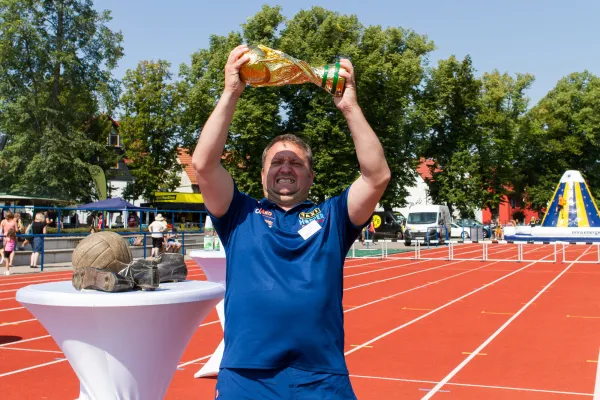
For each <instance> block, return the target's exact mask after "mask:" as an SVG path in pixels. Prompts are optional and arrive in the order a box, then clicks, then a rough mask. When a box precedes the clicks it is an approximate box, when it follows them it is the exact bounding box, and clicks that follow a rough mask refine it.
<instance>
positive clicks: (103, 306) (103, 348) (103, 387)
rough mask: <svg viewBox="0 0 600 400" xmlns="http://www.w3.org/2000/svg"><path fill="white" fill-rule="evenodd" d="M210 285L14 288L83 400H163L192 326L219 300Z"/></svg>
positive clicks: (216, 288) (68, 284)
mask: <svg viewBox="0 0 600 400" xmlns="http://www.w3.org/2000/svg"><path fill="white" fill-rule="evenodd" d="M224 293H225V288H224V286H223V285H221V284H218V283H215V282H205V281H185V282H177V283H164V284H161V285H160V287H159V288H158V289H157V290H155V291H152V292H150V291H148V292H142V291H133V292H123V293H105V292H99V291H95V290H83V291H78V290H76V289H75V288H74V287H73V285H72V284H71V282H70V281H65V282H52V283H43V284H39V285H31V286H27V287H24V288H22V289H19V291H18V292H17V296H16V299H17V301H19V302H20V303H22V304H23V305H24V306H25V307H26V308H27V309H28V310H29V311H30V312H31V313H32V314H33V315H34V316H35V317H36V318H37V319H38V320H39V321H40V323H41V324H42V325H43V326H44V327H45V328H46V330H47V331H48V332H49V333H50V335H52V337H53V338H54V340H55V341H56V343H57V344H58V345H59V346H60V348H61V350H62V351H63V353H64V354H65V356H66V357H67V359H68V361H69V363H70V364H71V367H72V368H73V370H74V371H75V373H76V374H77V377H78V378H79V381H80V387H81V394H80V399H81V400H83V399H85V400H104V399H129V400H154V399H156V400H159V399H163V398H164V396H165V394H166V391H167V388H168V386H169V383H170V382H171V379H172V378H173V374H174V373H175V370H176V369H177V363H178V362H179V360H180V359H181V356H182V354H183V351H184V350H185V347H186V346H187V344H188V342H189V340H190V339H191V337H192V335H193V334H194V332H195V331H196V329H197V328H198V325H199V324H200V323H201V322H202V320H204V319H205V318H206V316H207V315H208V313H209V312H210V311H211V310H212V308H213V307H214V306H215V305H216V304H217V303H218V302H219V301H220V300H221V299H223V295H224Z"/></svg>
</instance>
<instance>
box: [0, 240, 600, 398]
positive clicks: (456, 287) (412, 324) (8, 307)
mask: <svg viewBox="0 0 600 400" xmlns="http://www.w3.org/2000/svg"><path fill="white" fill-rule="evenodd" d="M477 246H478V245H467V244H465V245H463V246H460V247H459V246H456V247H455V253H454V256H455V258H471V259H477V258H481V257H480V256H481V252H480V249H478V247H477ZM426 251H427V256H429V257H432V258H437V257H439V258H443V257H444V256H445V255H447V250H446V249H445V248H439V249H435V248H434V249H429V250H426ZM424 252H425V250H423V253H422V255H424V254H425V253H424ZM565 252H566V259H567V260H568V262H566V263H561V262H559V263H543V262H537V261H530V262H518V263H517V262H513V261H486V262H482V261H479V260H471V261H460V260H455V261H446V260H429V261H427V260H408V259H399V258H394V257H400V256H391V257H390V258H388V259H385V260H377V259H352V260H348V261H347V263H346V268H345V281H344V287H345V289H344V312H345V328H346V348H345V350H346V359H347V362H348V367H349V369H350V373H351V379H352V384H353V386H354V389H355V391H356V394H357V396H358V398H359V399H361V400H363V399H378V400H379V399H390V400H391V399H421V398H424V399H428V398H441V399H518V400H520V399H542V400H543V399H579V398H581V399H585V398H587V399H592V400H597V399H596V398H595V397H594V391H595V390H597V391H600V384H599V383H598V382H597V380H598V379H600V378H599V377H598V376H597V375H598V373H597V371H598V352H599V346H600V335H599V334H598V333H599V332H600V290H598V288H599V287H600V265H599V264H594V263H581V261H594V260H597V258H598V254H597V247H595V246H569V247H568V248H567V249H566V250H565ZM523 253H524V258H525V259H533V260H545V261H548V260H552V259H553V257H554V256H553V254H552V253H553V248H551V247H549V246H545V247H544V246H535V245H528V246H524V248H523ZM489 256H490V258H494V259H516V258H517V252H516V251H515V248H514V247H511V246H506V245H498V246H492V245H490V247H489ZM559 260H562V254H561V257H559ZM573 261H575V262H573ZM188 266H189V270H190V279H204V275H203V274H202V272H201V270H200V269H199V268H198V267H197V266H195V265H193V263H192V262H190V263H189V264H188ZM67 279H70V273H69V272H45V273H37V274H27V275H20V276H15V275H12V276H10V277H2V278H1V279H0V393H1V394H2V398H3V399H5V400H13V399H49V400H52V399H61V400H63V399H74V398H76V397H77V395H78V393H79V384H78V381H77V378H76V376H75V374H74V373H73V371H72V370H71V368H70V366H69V364H68V362H67V361H66V360H65V358H64V355H63V354H62V352H61V351H60V349H59V348H58V346H57V345H56V344H55V343H54V341H53V340H52V338H51V337H49V336H48V334H47V332H46V331H45V329H44V328H43V327H42V326H41V325H40V324H39V323H38V322H37V321H36V320H35V319H34V318H33V316H32V315H31V314H30V313H29V312H28V311H27V310H26V309H24V308H22V306H21V305H20V304H19V303H18V302H17V301H16V300H15V299H14V297H15V293H16V290H18V289H19V288H21V287H24V286H27V285H30V284H35V283H42V282H48V281H60V280H67ZM221 338H222V331H221V328H220V325H219V323H218V320H217V315H216V312H213V313H211V314H210V315H209V316H208V318H207V319H206V320H205V321H204V322H203V324H202V325H200V327H199V328H198V330H197V332H196V334H195V335H194V337H193V338H192V340H191V342H190V343H189V345H188V347H187V349H186V351H185V353H184V355H183V357H182V359H181V362H180V365H179V368H178V370H177V371H176V372H175V375H174V378H173V380H172V382H171V385H170V387H169V391H168V393H167V397H166V398H167V399H173V400H175V399H187V398H190V399H191V398H200V399H209V398H213V393H214V386H215V382H216V381H215V380H214V379H194V378H193V374H194V373H195V372H196V371H197V370H198V369H199V368H200V367H201V366H202V363H203V362H205V361H206V360H207V359H208V357H209V356H210V354H211V352H212V351H213V350H214V349H215V348H216V347H217V345H218V343H219V342H220V340H221ZM597 386H598V387H599V388H598V389H595V388H596V387H597ZM597 396H600V393H598V394H597Z"/></svg>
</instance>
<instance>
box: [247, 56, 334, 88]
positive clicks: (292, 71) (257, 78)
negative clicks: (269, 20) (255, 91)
mask: <svg viewBox="0 0 600 400" xmlns="http://www.w3.org/2000/svg"><path fill="white" fill-rule="evenodd" d="M249 48H250V50H249V51H248V53H246V54H248V55H249V56H250V61H248V62H247V63H246V64H244V65H242V68H240V76H241V77H242V79H243V80H244V82H246V83H248V84H249V85H250V86H253V87H263V86H283V85H291V84H300V83H306V82H311V83H314V84H315V85H317V86H319V87H321V88H323V89H325V90H326V91H327V92H328V93H330V94H332V95H334V96H336V97H339V96H342V95H343V94H344V88H345V79H344V78H343V77H340V76H339V72H340V69H342V68H341V67H340V63H339V62H338V63H335V64H328V65H324V66H322V67H311V66H310V65H308V63H306V62H305V61H302V60H297V59H295V58H294V57H291V56H289V55H287V54H285V53H283V52H281V51H279V50H273V49H270V48H268V47H266V46H262V45H258V46H250V47H249Z"/></svg>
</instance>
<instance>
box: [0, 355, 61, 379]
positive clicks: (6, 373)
mask: <svg viewBox="0 0 600 400" xmlns="http://www.w3.org/2000/svg"><path fill="white" fill-rule="evenodd" d="M65 361H67V359H66V358H61V359H60V360H55V361H50V362H47V363H44V364H38V365H34V366H31V367H27V368H22V369H18V370H16V371H10V372H5V373H3V374H0V378H3V377H5V376H10V375H15V374H18V373H19V372H25V371H30V370H32V369H36V368H42V367H46V366H48V365H52V364H58V363H61V362H65Z"/></svg>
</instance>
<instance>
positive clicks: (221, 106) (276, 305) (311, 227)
mask: <svg viewBox="0 0 600 400" xmlns="http://www.w3.org/2000/svg"><path fill="white" fill-rule="evenodd" d="M247 51H248V47H247V46H245V45H242V46H238V47H236V48H235V49H234V50H233V51H231V53H230V54H229V58H228V60H227V64H226V66H225V87H224V91H223V93H222V95H221V96H220V98H219V102H218V104H217V106H216V108H215V109H214V111H213V112H212V114H211V116H210V117H209V119H208V120H207V122H206V123H205V125H204V127H203V129H202V133H201V135H200V138H199V140H198V144H197V146H196V149H195V151H194V154H193V157H192V165H193V167H194V169H195V172H196V177H197V180H198V184H199V186H200V189H201V191H202V196H203V198H204V204H205V206H206V209H207V211H208V212H209V214H210V215H211V218H212V220H213V224H214V227H215V229H216V231H217V233H218V234H219V237H220V238H221V240H222V243H223V246H224V248H225V251H226V255H227V257H226V280H227V282H226V293H225V313H226V314H227V319H226V321H225V350H224V354H223V359H222V362H221V366H220V368H221V369H220V371H219V375H218V380H217V388H216V390H217V393H218V396H219V397H218V398H219V399H220V398H223V399H267V398H268V399H274V398H278V399H291V398H308V396H310V398H315V399H324V398H327V399H330V400H333V399H335V400H342V399H344V400H346V399H348V400H350V399H356V396H355V395H354V392H353V390H352V386H351V384H350V379H349V377H348V369H347V367H346V361H345V358H344V329H343V320H344V317H343V315H344V314H343V309H342V294H343V285H342V284H343V266H344V261H345V257H346V254H347V252H348V250H349V249H350V247H351V246H352V244H353V242H354V240H355V239H356V238H357V237H358V235H359V234H360V231H361V229H362V228H363V227H364V226H365V225H366V224H367V222H368V221H369V219H370V217H371V215H372V214H373V211H374V210H375V206H376V205H377V203H378V201H379V199H380V198H381V196H382V194H383V192H384V191H385V188H386V186H387V184H388V182H389V180H390V170H389V167H388V165H387V162H386V159H385V156H384V152H383V148H382V146H381V143H380V142H379V139H378V138H377V135H376V134H375V132H373V130H372V129H371V127H370V126H369V123H368V122H367V120H366V119H365V117H364V115H363V113H362V110H361V108H360V107H359V105H358V102H357V96H356V85H355V81H354V68H353V66H352V64H351V63H350V61H349V60H346V59H341V60H340V65H341V66H342V67H343V69H342V70H340V72H339V76H341V77H343V78H344V79H345V91H344V94H343V96H342V97H335V98H334V99H333V101H334V103H335V105H336V106H337V108H338V109H339V110H340V111H341V112H342V114H343V116H344V117H345V118H346V121H347V123H348V127H349V130H350V133H351V134H352V140H353V141H354V146H355V149H356V155H357V157H358V164H359V165H360V174H357V175H358V176H359V177H358V179H356V181H354V183H352V185H350V186H349V187H348V188H347V189H346V190H344V192H343V193H341V194H340V195H338V196H334V197H331V198H329V199H327V200H326V201H324V202H322V203H320V204H315V203H313V202H311V201H309V200H308V195H309V190H310V188H311V186H312V183H313V180H314V177H315V174H314V171H313V156H312V150H311V149H310V147H309V146H308V144H307V143H305V142H304V141H303V140H301V139H300V138H299V137H297V136H295V135H291V134H285V135H280V136H277V137H275V138H274V139H273V140H272V141H271V143H270V144H269V145H268V146H267V147H266V148H265V149H264V151H263V154H262V172H261V181H262V186H263V194H264V198H263V199H262V200H256V199H253V198H251V197H249V196H247V195H246V194H243V193H242V192H240V191H239V190H238V188H237V186H236V184H235V182H234V181H233V179H232V177H231V175H230V174H229V172H228V171H227V170H226V169H225V168H223V166H222V165H221V155H222V154H223V151H224V147H225V143H226V141H227V136H228V132H229V126H230V124H231V121H232V118H233V114H234V111H235V108H236V105H237V102H238V99H239V97H240V95H241V94H242V91H243V90H244V87H245V84H244V82H243V81H242V80H241V78H240V75H239V70H240V67H241V66H242V65H243V64H244V63H246V62H247V61H248V60H249V57H248V56H247V55H246V54H245V53H246V52H247ZM349 173H352V174H354V172H351V171H349Z"/></svg>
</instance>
